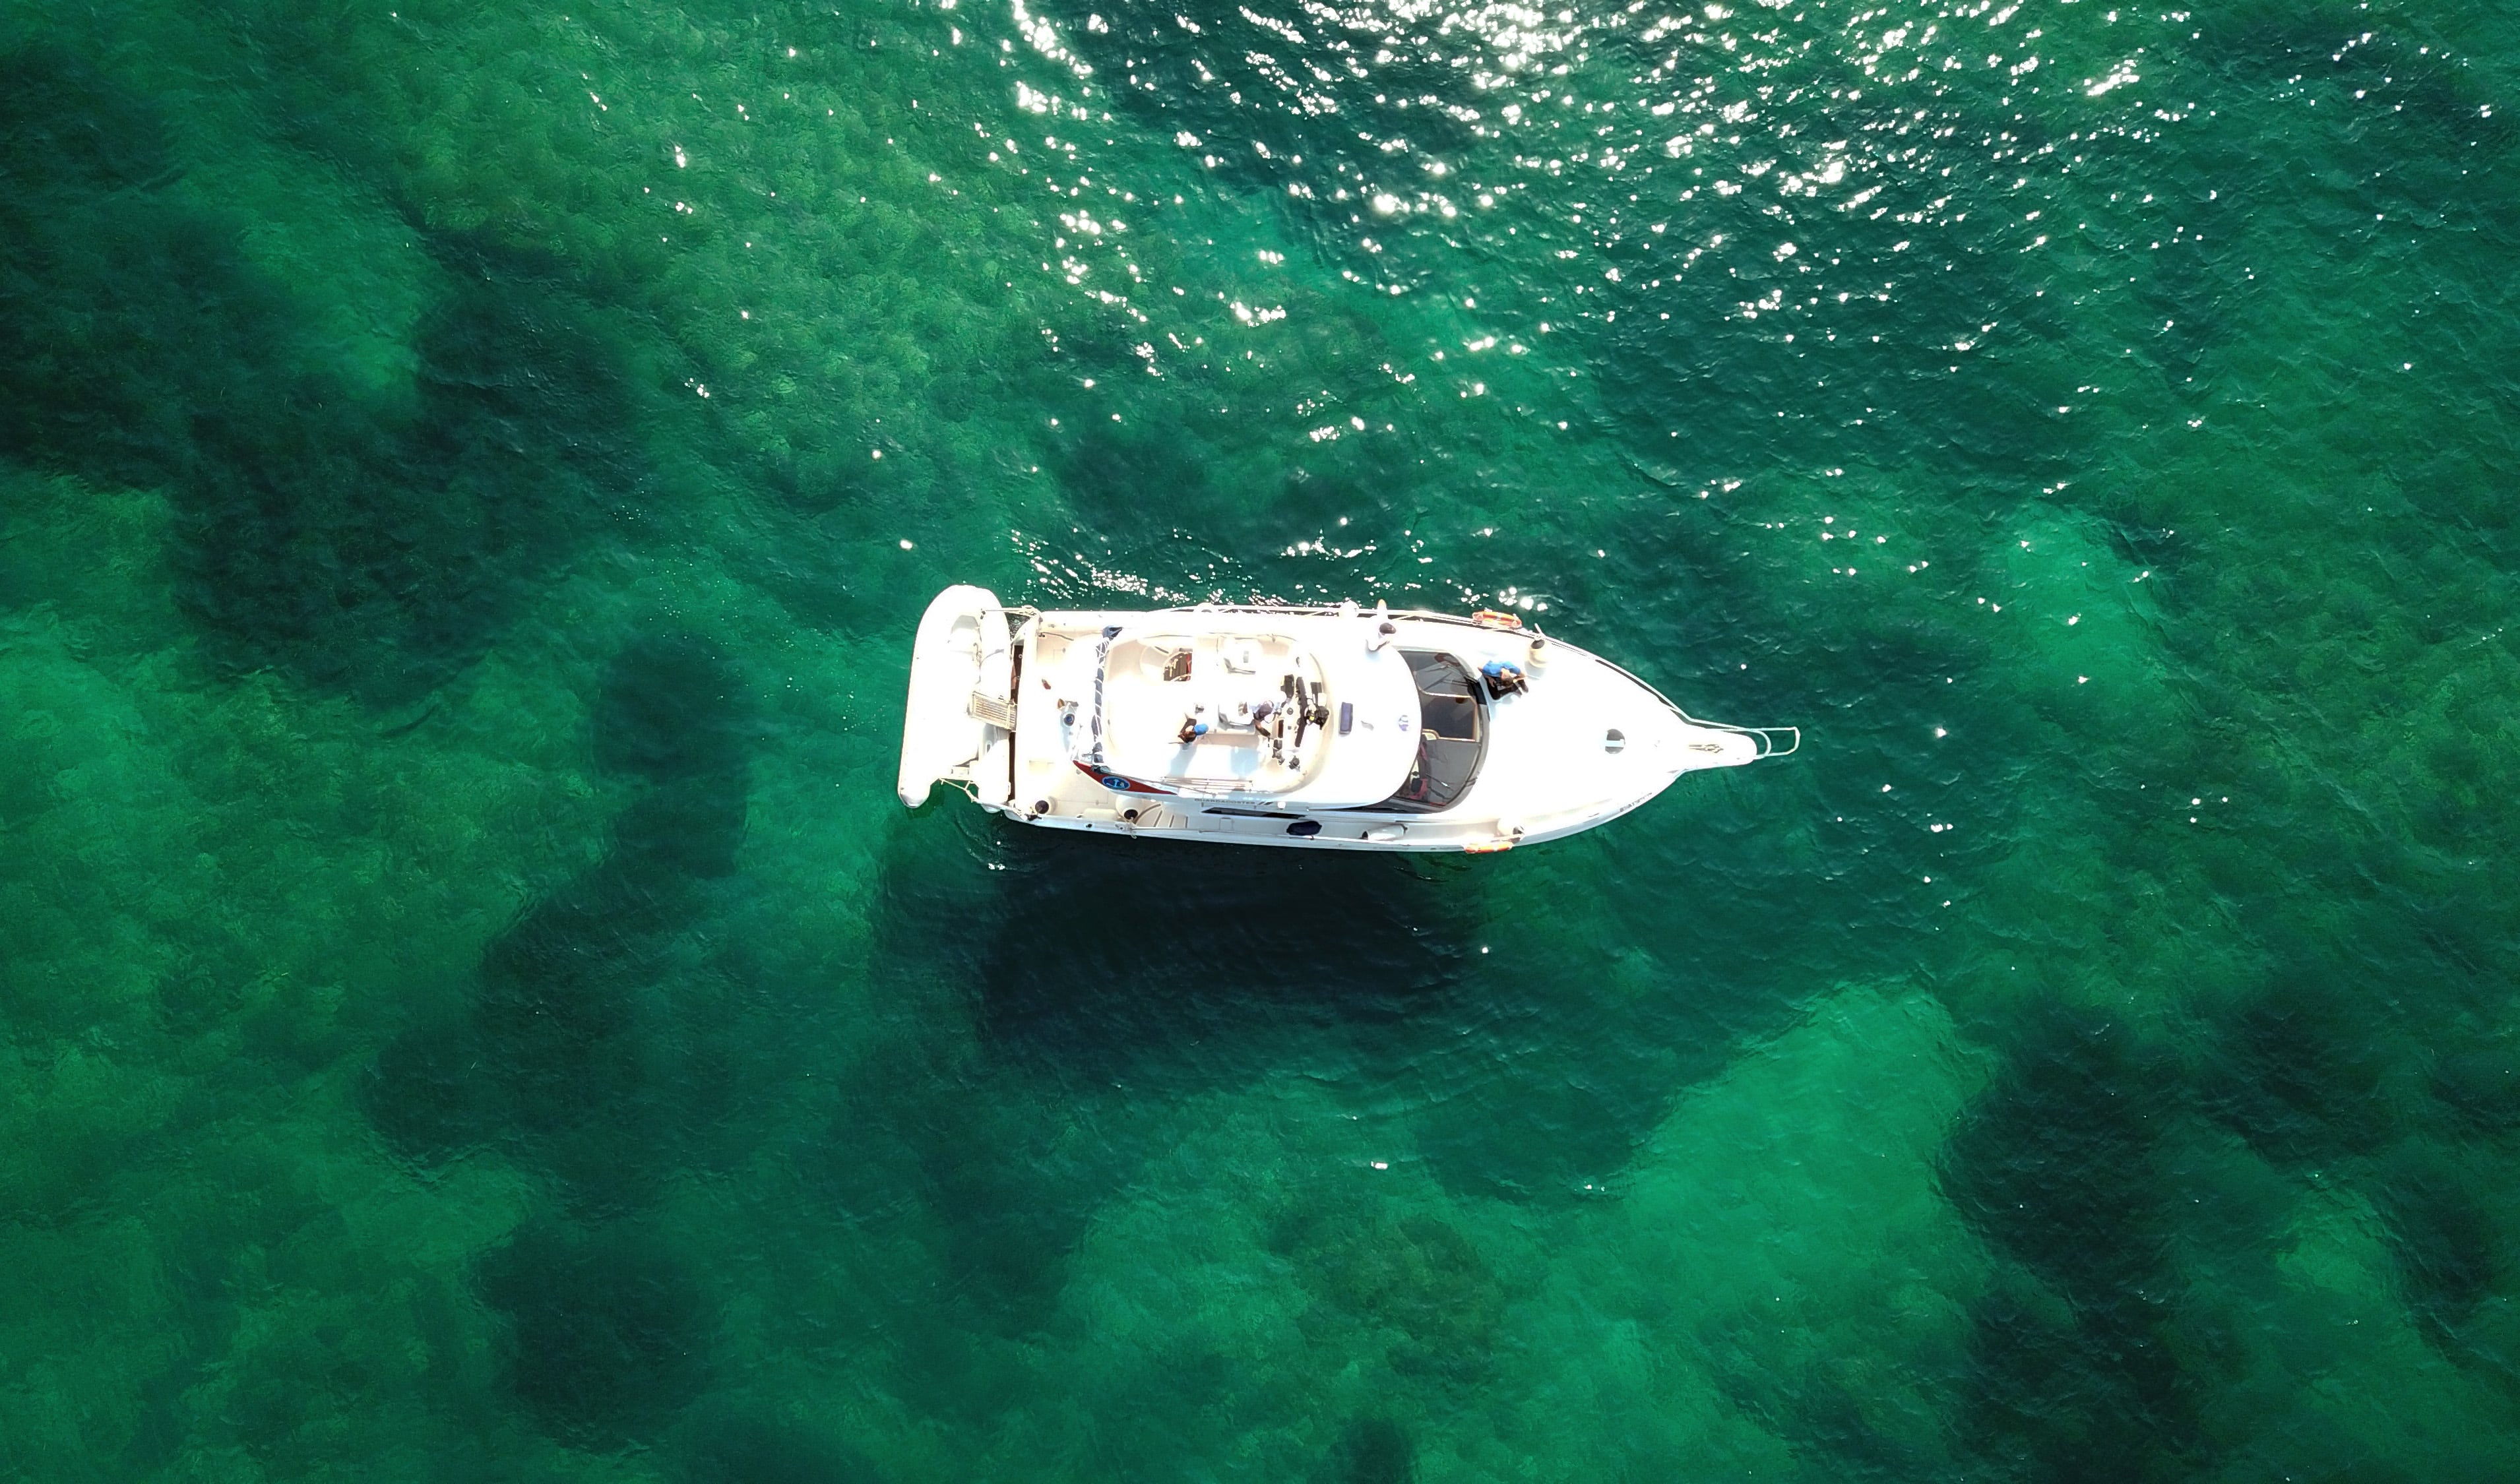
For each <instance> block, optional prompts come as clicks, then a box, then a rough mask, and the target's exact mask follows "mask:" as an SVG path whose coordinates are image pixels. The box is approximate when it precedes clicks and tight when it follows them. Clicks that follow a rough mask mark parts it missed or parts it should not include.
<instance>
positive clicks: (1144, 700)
mask: <svg viewBox="0 0 2520 1484" xmlns="http://www.w3.org/2000/svg"><path fill="white" fill-rule="evenodd" d="M1101 699H1102V738H1101V741H1102V748H1103V761H1104V763H1105V765H1106V766H1108V767H1109V768H1110V769H1111V770H1112V771H1113V772H1116V773H1120V774H1124V775H1126V776H1128V777H1130V778H1135V779H1141V780H1145V781H1147V782H1150V783H1158V784H1164V785H1167V786H1171V787H1186V788H1192V789H1197V790H1200V791H1211V790H1225V791H1231V792H1235V793H1261V794H1279V793H1285V792H1289V791H1291V790H1293V789H1295V788H1297V787H1301V786H1302V785H1303V784H1304V782H1305V781H1306V780H1307V779H1310V778H1312V777H1313V776H1314V775H1315V774H1317V773H1318V772H1319V771H1320V768H1321V764H1322V761H1323V758H1324V756H1325V754H1326V753H1327V752H1328V746H1327V743H1328V736H1329V731H1328V724H1329V721H1330V711H1329V703H1328V686H1327V684H1326V683H1325V681H1324V677H1323V675H1322V670H1321V666H1320V664H1319V663H1318V662H1317V661H1316V660H1315V659H1314V658H1313V656H1311V655H1309V654H1307V653H1306V652H1304V651H1303V649H1302V647H1301V646H1299V645H1297V644H1296V643H1295V642H1294V641H1293V640H1291V639H1288V638H1285V637H1284V636H1283V635H1276V634H1216V633H1205V634H1149V635H1145V636H1136V635H1129V636H1123V637H1120V638H1116V639H1114V640H1113V641H1112V644H1111V648H1110V651H1109V653H1108V654H1107V656H1106V657H1105V659H1104V661H1103V666H1102V697H1101Z"/></svg>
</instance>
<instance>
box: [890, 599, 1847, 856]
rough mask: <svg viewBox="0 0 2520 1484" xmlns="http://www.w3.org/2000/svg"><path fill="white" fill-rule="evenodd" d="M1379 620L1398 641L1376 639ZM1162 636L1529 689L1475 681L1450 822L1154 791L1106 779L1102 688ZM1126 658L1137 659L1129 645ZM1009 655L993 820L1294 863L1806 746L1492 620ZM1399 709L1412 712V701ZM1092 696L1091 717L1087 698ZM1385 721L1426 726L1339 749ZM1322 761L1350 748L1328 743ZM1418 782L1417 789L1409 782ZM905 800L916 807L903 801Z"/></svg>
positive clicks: (1581, 820) (1446, 844) (1059, 639)
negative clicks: (1388, 663)
mask: <svg viewBox="0 0 2520 1484" xmlns="http://www.w3.org/2000/svg"><path fill="white" fill-rule="evenodd" d="M1384 622H1388V624H1389V625H1390V628H1389V630H1388V632H1378V630H1379V629H1380V625H1381V624H1383V623H1384ZM1133 625H1134V626H1136V627H1135V628H1134V629H1132V628H1131V626H1133ZM1238 625H1239V626H1240V627H1237V626H1238ZM1150 627H1152V628H1160V629H1161V630H1163V631H1164V632H1166V633H1167V634H1168V635H1169V634H1172V633H1175V632H1179V633H1181V634H1184V635H1193V636H1197V635H1208V634H1223V635H1235V634H1242V633H1248V632H1252V631H1254V630H1255V629H1257V628H1265V630H1266V631H1267V632H1269V633H1270V634H1272V635H1278V634H1283V635H1291V636H1295V637H1297V638H1298V639H1300V641H1301V642H1303V643H1305V644H1307V645H1312V646H1315V647H1317V648H1319V649H1320V650H1321V652H1325V653H1335V651H1332V650H1330V649H1329V648H1328V647H1332V646H1357V647H1373V648H1374V649H1376V650H1377V651H1378V650H1379V649H1380V648H1381V647H1382V646H1391V647H1394V648H1395V649H1396V650H1398V651H1400V652H1406V653H1409V654H1412V655H1417V656H1420V657H1423V656H1428V655H1438V656H1442V657H1445V658H1449V659H1451V660H1454V661H1456V662H1458V664H1459V665H1460V666H1461V673H1463V674H1464V675H1466V676H1469V677H1477V676H1479V675H1481V672H1482V670H1483V669H1485V668H1486V667H1488V666H1491V665H1511V666H1514V667H1515V668H1516V669H1517V670H1518V671H1519V672H1520V677H1521V680H1522V685H1521V686H1520V687H1519V688H1518V689H1517V688H1513V687H1511V686H1510V685H1508V686H1507V687H1506V688H1505V689H1502V690H1498V691H1491V689H1490V688H1488V687H1487V686H1486V685H1485V684H1483V683H1476V682H1474V686H1475V689H1476V693H1477V704H1478V708H1479V713H1480V717H1479V719H1480V725H1481V727H1482V728H1483V729H1484V735H1483V738H1482V740H1481V742H1480V744H1479V748H1478V761H1477V762H1476V764H1475V765H1474V768H1473V769H1472V773H1473V776H1472V777H1470V778H1469V779H1468V781H1467V782H1466V783H1465V784H1464V785H1463V786H1462V787H1461V791H1459V792H1458V795H1457V796H1454V797H1452V798H1450V799H1449V801H1448V802H1447V803H1446V804H1445V805H1444V806H1443V807H1440V808H1437V807H1432V806H1431V805H1430V804H1429V803H1428V802H1427V801H1426V800H1425V799H1424V798H1422V797H1420V798H1418V800H1417V801H1416V802H1414V803H1404V802H1402V799H1401V795H1400V794H1397V793H1395V794H1394V795H1393V796H1392V797H1390V798H1386V799H1384V800H1383V801H1382V802H1380V803H1377V804H1362V805H1360V804H1356V803H1353V802H1349V801H1348V800H1352V799H1354V798H1357V797H1372V796H1373V792H1378V791H1379V790H1378V789H1377V790H1373V792H1368V793H1363V794H1358V793H1350V794H1347V795H1345V796H1344V797H1341V798H1337V799H1334V800H1333V802H1335V803H1336V807H1322V805H1321V801H1320V800H1318V799H1316V800H1315V801H1313V802H1311V803H1310V804H1307V802H1305V801H1304V800H1303V799H1302V798H1301V797H1300V796H1298V797H1280V798H1267V797H1258V796H1253V795H1252V794H1250V793H1248V792H1243V793H1237V792H1235V791H1234V790H1233V789H1232V788H1231V787H1211V786H1206V785H1204V784H1202V783H1201V782H1200V781H1198V780H1196V779H1185V778H1172V779H1162V778H1153V777H1148V776H1147V770H1145V769H1143V768H1142V769H1140V770H1139V772H1138V774H1136V775H1135V776H1123V775H1121V774H1119V773H1118V772H1116V771H1115V770H1114V769H1112V768H1110V767H1106V766H1102V763H1103V762H1104V761H1105V754H1104V752H1103V751H1102V748H1101V747H1100V746H1099V745H1097V744H1099V743H1100V742H1102V737H1101V734H1100V731H1099V728H1100V725H1101V720H1102V709H1101V707H1102V686H1101V684H1100V682H1101V681H1102V678H1103V668H1104V666H1105V665H1106V663H1116V661H1110V660H1108V659H1107V656H1108V655H1109V654H1110V653H1111V652H1112V645H1113V642H1114V641H1113V637H1112V636H1113V635H1114V634H1118V633H1122V632H1124V631H1125V632H1144V631H1146V630H1148V628H1150ZM1121 643H1122V644H1123V647H1124V648H1125V645H1126V641H1125V640H1123V641H1121ZM1012 651H1013V656H1012V669H1013V671H1014V676H1015V678H1014V681H1013V684H1012V691H1013V695H1012V716H1013V722H1014V725H1013V727H1012V733H1011V735H1009V736H1008V738H1007V742H1008V745H1009V748H1010V750H1011V758H1010V764H1011V765H1010V766H1009V767H1008V768H1007V770H1006V771H1005V772H1003V773H1001V772H999V771H998V770H997V768H996V766H995V764H994V760H992V763H991V765H990V766H988V767H986V768H984V769H982V770H980V771H981V776H982V777H983V778H986V779H988V780H989V781H990V782H991V783H992V784H995V785H997V787H989V788H987V789H986V790H985V791H984V790H983V789H982V788H979V787H970V786H968V785H967V786H966V791H967V792H969V793H971V794H972V795H973V797H974V798H975V799H976V801H978V802H979V803H980V804H981V805H982V806H983V807H984V808H987V809H989V810H990V811H991V812H993V813H997V814H1002V815H1004V816H1006V817H1007V818H1009V819H1011V820H1013V821H1016V822H1017V823H1021V824H1026V825H1032V826H1036V827H1038V828H1042V829H1049V830H1070V831H1078V832H1086V833H1095V834H1117V835H1127V836H1132V837H1139V836H1144V837H1150V838H1157V839H1175V840H1203V841H1213V842H1216V843H1221V844H1238V845H1268V846H1277V847H1282V848H1288V849H1309V850H1369V851H1404V852H1410V851H1414V852H1444V851H1454V852H1469V853H1479V852H1487V851H1497V850H1505V849H1510V848H1513V847H1516V846H1522V845H1532V844H1538V843H1542V842H1544V841H1548V840H1553V839H1559V838H1563V837H1565V836H1567V835H1571V834H1576V833H1580V832H1583V831H1586V830H1590V829H1593V828H1595V827H1597V826H1599V825H1603V824H1607V823H1608V822H1610V821H1611V820H1615V819H1617V818H1619V817H1620V816H1621V815H1624V814H1627V813H1630V812H1631V811H1633V810H1636V809H1638V808H1640V807H1642V806H1643V805H1644V804H1645V803H1647V802H1649V801H1651V800H1652V799H1653V798H1655V797H1656V796H1658V795H1659V794H1661V793H1662V792H1663V790H1664V789H1666V788H1668V787H1671V785H1672V784H1673V783H1675V782H1677V781H1678V780H1679V779H1680V778H1681V777H1682V776H1683V775H1685V774H1688V773H1692V772H1700V771H1706V770H1710V769H1714V768H1726V767H1737V766H1740V765H1743V764H1746V763H1750V762H1754V761H1758V760H1760V759H1762V758H1766V757H1771V756H1778V755H1782V754H1783V753H1786V752H1790V751H1792V750H1793V749H1794V746H1795V745H1796V744H1798V743H1799V741H1800V739H1799V736H1798V734H1795V733H1793V732H1792V731H1791V729H1777V730H1775V731H1769V730H1764V729H1756V728H1743V727H1731V726H1724V725H1721V724H1714V723H1707V722H1701V721H1698V720H1696V719H1694V718H1692V717H1690V716H1688V714H1687V713H1685V712H1683V711H1682V710H1681V709H1680V708H1679V707H1678V706H1675V705H1673V704H1672V703H1671V702H1670V701H1669V700H1667V699H1665V698H1664V697H1662V696H1661V695H1659V694H1658V693H1656V692H1655V691H1654V690H1653V689H1652V688H1651V687H1650V686H1647V685H1646V684H1644V682H1643V681H1641V680H1639V679H1637V678H1636V677H1635V676H1633V675H1631V674H1629V673H1628V672H1627V671H1625V670H1623V669H1621V668H1619V667H1618V666H1617V665H1615V664H1613V663H1611V662H1610V661H1608V660H1605V659H1602V658H1601V657H1599V656H1598V655H1595V654H1592V653H1589V652H1586V651H1583V650H1581V649H1578V648H1576V647H1575V646H1572V645H1567V644H1563V643H1561V642H1558V641H1555V640H1544V639H1541V638H1540V636H1537V635H1535V634H1533V633H1531V632H1529V631H1527V630H1525V629H1523V628H1521V627H1520V626H1519V625H1518V624H1514V623H1512V622H1510V621H1501V615H1492V616H1491V617H1490V618H1489V619H1488V620H1487V621H1484V622H1482V621H1477V620H1473V619H1466V618H1461V617H1457V616H1454V615H1451V614H1442V613H1430V612H1408V613H1390V614H1387V615H1385V614H1380V613H1368V612H1360V611H1358V610H1357V609H1355V608H1354V607H1339V608H1279V607H1266V608H1262V607H1223V606H1206V607H1193V608H1181V609H1164V610H1159V611H1153V612H1149V611H1121V610H1110V611H1052V612H1040V613H1031V614H1027V615H1023V616H1022V618H1021V622H1020V624H1019V625H1018V627H1017V628H1016V630H1015V633H1014V638H1013V642H1012ZM1404 694H1405V695H1409V696H1410V697H1411V698H1412V700H1413V702H1414V699H1415V693H1404ZM1081 697H1092V699H1091V702H1090V706H1089V704H1088V703H1086V702H1085V701H1083V700H1081V699H1080V698H1081ZM1383 709H1390V708H1389V707H1388V706H1384V707H1383ZM1409 709H1411V710H1415V709H1416V707H1415V705H1414V704H1413V705H1411V706H1410V707H1409ZM1325 714H1328V713H1327V712H1326V713H1325ZM1089 717H1090V723H1089V720H1088V718H1089ZM1377 719H1378V720H1379V722H1380V724H1381V725H1382V726H1383V727H1384V728H1385V729H1386V735H1388V732H1389V730H1391V729H1393V728H1396V729H1397V730H1399V731H1400V732H1402V733H1406V732H1407V731H1408V730H1409V729H1410V727H1411V726H1412V725H1413V724H1415V723H1417V722H1418V717H1416V716H1414V715H1413V716H1399V717H1394V716H1383V715H1382V714H1381V711H1379V710H1377V711H1376V712H1375V714H1374V717H1373V718H1368V717H1361V716H1360V717H1351V716H1350V715H1348V714H1347V713H1346V712H1345V711H1341V712H1339V713H1338V714H1337V720H1336V723H1335V724H1336V726H1337V727H1338V728H1339V729H1340V731H1341V732H1342V734H1347V729H1348V728H1349V727H1350V726H1351V725H1353V726H1355V727H1357V728H1358V729H1359V731H1358V732H1356V733H1354V734H1347V735H1352V736H1354V737H1357V738H1359V739H1361V738H1362V736H1363V731H1362V729H1364V728H1369V727H1372V726H1373V725H1374V724H1375V722H1376V720H1377ZM1089 725H1090V727H1091V728H1092V729H1093V730H1092V733H1091V736H1089ZM1431 725H1432V724H1431V723H1428V726H1429V727H1430V728H1431ZM988 735H989V736H990V737H992V738H994V737H995V736H996V735H997V734H996V733H994V732H992V733H990V734H988ZM1430 736H1431V734H1430ZM1313 745H1314V746H1316V747H1322V746H1335V745H1337V744H1336V743H1335V742H1331V741H1330V740H1329V739H1328V738H1327V737H1325V738H1323V739H1321V740H1320V741H1316V742H1314V743H1313ZM931 767H932V760H931V761H930V762H922V766H921V768H920V769H919V770H917V771H920V772H922V773H923V772H927V771H930V768H931ZM1001 779H1003V781H1004V782H1003V783H999V780H1001ZM1416 779H1417V775H1416V774H1414V773H1413V774H1412V775H1411V781H1412V782H1413V783H1414V782H1416ZM1420 791H1421V792H1422V791H1423V790H1420ZM904 800H905V802H908V801H909V791H908V790H907V789H905V790H904Z"/></svg>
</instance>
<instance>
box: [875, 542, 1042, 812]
mask: <svg viewBox="0 0 2520 1484" xmlns="http://www.w3.org/2000/svg"><path fill="white" fill-rule="evenodd" d="M1013 637H1014V636H1013V630H1012V628H1011V627H1010V626H1009V624H1008V622H1007V611H1006V609H1005V608H1003V607H1000V606H999V604H998V595H997V594H995V593H992V592H990V591H989V590H988V589H987V588H981V587H971V586H968V585H965V586H958V587H949V588H947V589H946V590H945V591H943V592H941V593H939V594H937V595H936V599H935V601H934V602H932V603H930V604H928V605H927V611H926V612H925V613H923V614H922V615H921V616H920V619H919V637H918V639H917V640H916V641H914V643H913V645H912V647H911V653H910V708H909V713H908V715H907V716H905V717H904V718H903V720H902V726H901V782H900V792H901V801H902V802H903V803H904V804H906V805H908V806H909V807H911V808H913V809H916V808H918V807H919V806H920V805H921V804H922V803H925V802H926V801H927V792H928V790H929V789H930V788H932V787H935V786H936V785H937V784H939V783H951V784H956V785H960V786H962V787H965V788H967V789H968V790H969V792H970V793H971V796H972V797H973V798H976V799H977V800H979V801H980V802H981V803H983V804H1003V803H1005V802H1006V801H1007V799H1008V797H1009V796H1010V793H1011V790H1012V788H1013V786H1014V771H1013V757H1014V744H1013V738H1014V653H1013Z"/></svg>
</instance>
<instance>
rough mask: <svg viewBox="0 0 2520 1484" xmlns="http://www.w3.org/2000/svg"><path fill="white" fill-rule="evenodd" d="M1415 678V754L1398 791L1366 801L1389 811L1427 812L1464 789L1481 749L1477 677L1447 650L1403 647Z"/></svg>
mask: <svg viewBox="0 0 2520 1484" xmlns="http://www.w3.org/2000/svg"><path fill="white" fill-rule="evenodd" d="M1400 653H1401V657H1402V658H1404V659H1406V660H1408V661H1409V670H1410V673H1411V675H1412V676H1414V677H1415V678H1416V680H1417V682H1418V760H1417V761H1416V762H1415V763H1413V764H1411V765H1410V769H1409V777H1408V779H1407V780H1406V781H1405V782H1403V783H1402V784H1401V786H1400V788H1399V791H1397V792H1395V793H1393V794H1392V795H1391V796H1390V797H1389V798H1387V799H1384V800H1383V801H1382V802H1381V803H1378V804H1374V805H1373V806H1372V807H1373V808H1375V809H1381V810H1388V811H1390V812H1392V813H1395V814H1433V813H1435V812H1437V811H1438V810H1442V809H1449V808H1451V807H1452V806H1453V804H1454V801H1455V800H1457V799H1459V798H1460V797H1461V796H1462V795H1463V793H1464V792H1466V791H1468V789H1469V787H1470V784H1471V782H1472V781H1473V780H1475V779H1477V777H1478V776H1479V762H1480V760H1481V759H1482V758H1484V757H1485V756H1486V755H1487V750H1488V733H1487V701H1486V699H1485V698H1484V697H1481V696H1480V694H1479V687H1478V683H1477V681H1475V680H1474V679H1472V678H1471V675H1470V672H1469V670H1468V669H1467V668H1466V667H1465V666H1463V663H1462V662H1461V661H1460V660H1458V659H1455V658H1454V657H1453V656H1452V655H1450V654H1446V653H1442V652H1438V651H1434V650H1403V651H1401V652H1400Z"/></svg>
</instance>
